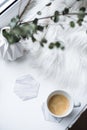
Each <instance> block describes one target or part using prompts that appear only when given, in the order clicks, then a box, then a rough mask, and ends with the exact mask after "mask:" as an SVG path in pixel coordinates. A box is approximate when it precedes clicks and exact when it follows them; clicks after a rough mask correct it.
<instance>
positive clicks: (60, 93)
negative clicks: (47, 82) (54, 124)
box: [46, 90, 81, 118]
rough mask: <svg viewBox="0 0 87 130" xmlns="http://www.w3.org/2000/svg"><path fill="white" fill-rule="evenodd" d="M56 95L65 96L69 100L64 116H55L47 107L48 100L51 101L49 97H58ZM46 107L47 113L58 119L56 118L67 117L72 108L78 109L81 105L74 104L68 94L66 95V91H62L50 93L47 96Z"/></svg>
mask: <svg viewBox="0 0 87 130" xmlns="http://www.w3.org/2000/svg"><path fill="white" fill-rule="evenodd" d="M58 94H59V95H63V96H65V97H66V98H67V99H68V100H69V103H70V105H69V108H68V110H67V112H66V113H65V114H63V115H56V114H54V113H52V112H51V111H50V110H49V107H48V103H49V100H50V99H51V97H53V96H54V95H58ZM46 106H47V109H48V112H49V113H50V114H51V115H52V116H54V117H58V118H63V117H66V116H68V115H69V114H70V113H71V112H72V111H73V108H74V107H80V106H81V103H77V104H75V103H74V101H73V99H72V98H71V96H70V94H69V93H67V92H66V91H64V90H56V91H53V92H51V93H50V94H49V96H48V97H47V100H46Z"/></svg>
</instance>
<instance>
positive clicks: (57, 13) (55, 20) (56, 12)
mask: <svg viewBox="0 0 87 130" xmlns="http://www.w3.org/2000/svg"><path fill="white" fill-rule="evenodd" d="M53 20H54V22H55V23H57V22H58V21H59V11H55V13H54V18H53Z"/></svg>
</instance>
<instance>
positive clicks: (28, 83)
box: [14, 75, 40, 101]
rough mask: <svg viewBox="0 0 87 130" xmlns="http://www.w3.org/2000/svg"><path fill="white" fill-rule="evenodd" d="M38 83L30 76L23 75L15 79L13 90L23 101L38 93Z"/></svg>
mask: <svg viewBox="0 0 87 130" xmlns="http://www.w3.org/2000/svg"><path fill="white" fill-rule="evenodd" d="M39 86H40V84H39V83H38V82H37V81H36V80H35V79H34V78H33V77H32V76H31V75H24V76H21V77H19V78H17V79H16V81H15V86H14V92H15V94H16V95H17V96H18V97H19V98H20V99H22V100H23V101H25V100H29V99H31V98H35V97H37V95H38V91H39Z"/></svg>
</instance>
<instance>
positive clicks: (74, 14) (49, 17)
mask: <svg viewBox="0 0 87 130" xmlns="http://www.w3.org/2000/svg"><path fill="white" fill-rule="evenodd" d="M77 15H80V13H77V12H75V13H68V14H62V13H59V16H77ZM84 15H85V16H86V15H87V13H84ZM54 17H55V16H54V15H51V16H46V17H40V18H38V20H43V19H52V18H54ZM33 21H34V20H29V21H27V22H21V23H20V24H27V23H31V22H33Z"/></svg>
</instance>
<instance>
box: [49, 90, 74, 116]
mask: <svg viewBox="0 0 87 130" xmlns="http://www.w3.org/2000/svg"><path fill="white" fill-rule="evenodd" d="M46 104H47V109H48V111H49V113H50V114H51V115H52V116H54V117H59V118H62V117H65V116H67V115H69V114H70V113H71V112H72V110H73V108H74V102H73V100H72V98H71V96H70V95H69V94H68V93H67V92H66V91H63V90H56V91H53V92H52V93H51V94H49V96H48V97H47V101H46Z"/></svg>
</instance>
